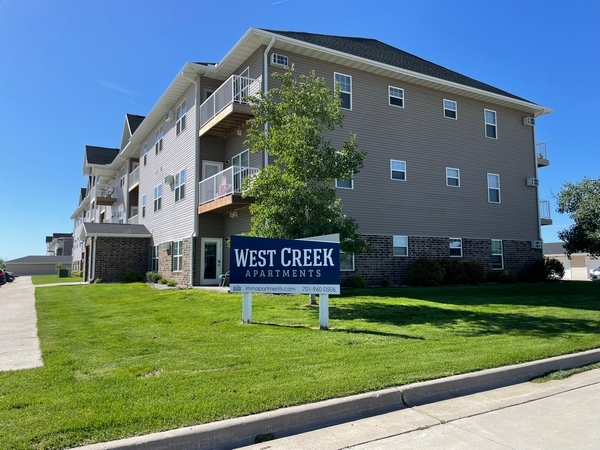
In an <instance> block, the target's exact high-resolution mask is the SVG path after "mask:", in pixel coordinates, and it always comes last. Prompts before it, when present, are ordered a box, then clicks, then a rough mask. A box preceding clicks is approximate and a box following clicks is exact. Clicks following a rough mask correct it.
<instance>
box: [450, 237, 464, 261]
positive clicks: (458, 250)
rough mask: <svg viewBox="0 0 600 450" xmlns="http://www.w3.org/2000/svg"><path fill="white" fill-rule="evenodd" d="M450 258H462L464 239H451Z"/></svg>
mask: <svg viewBox="0 0 600 450" xmlns="http://www.w3.org/2000/svg"><path fill="white" fill-rule="evenodd" d="M449 241H450V256H453V257H462V255H463V253H462V238H450V239H449Z"/></svg>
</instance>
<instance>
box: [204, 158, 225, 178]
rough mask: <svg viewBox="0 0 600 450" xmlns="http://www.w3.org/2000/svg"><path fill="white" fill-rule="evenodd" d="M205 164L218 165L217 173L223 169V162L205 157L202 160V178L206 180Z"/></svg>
mask: <svg viewBox="0 0 600 450" xmlns="http://www.w3.org/2000/svg"><path fill="white" fill-rule="evenodd" d="M207 165H211V166H219V170H217V173H219V172H221V171H222V170H223V163H222V162H219V161H207V160H205V159H203V160H202V179H203V180H206V166H207Z"/></svg>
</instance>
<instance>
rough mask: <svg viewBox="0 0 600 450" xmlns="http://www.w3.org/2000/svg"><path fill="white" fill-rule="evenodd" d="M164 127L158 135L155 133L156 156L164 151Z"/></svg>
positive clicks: (158, 131) (157, 132) (157, 131)
mask: <svg viewBox="0 0 600 450" xmlns="http://www.w3.org/2000/svg"><path fill="white" fill-rule="evenodd" d="M163 136H164V133H163V127H162V126H161V127H160V128H159V129H158V130H156V133H154V154H155V155H158V154H159V153H160V152H162V149H163Z"/></svg>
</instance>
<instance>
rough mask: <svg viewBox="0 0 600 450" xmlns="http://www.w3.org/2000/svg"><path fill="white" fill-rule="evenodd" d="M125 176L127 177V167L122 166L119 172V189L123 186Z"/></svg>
mask: <svg viewBox="0 0 600 450" xmlns="http://www.w3.org/2000/svg"><path fill="white" fill-rule="evenodd" d="M125 175H127V165H124V166H123V167H121V169H120V170H119V178H120V180H119V183H120V185H121V187H123V186H125Z"/></svg>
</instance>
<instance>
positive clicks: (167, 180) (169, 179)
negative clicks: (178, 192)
mask: <svg viewBox="0 0 600 450" xmlns="http://www.w3.org/2000/svg"><path fill="white" fill-rule="evenodd" d="M165 183H166V184H173V183H175V177H174V176H173V175H167V176H166V177H165Z"/></svg>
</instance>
